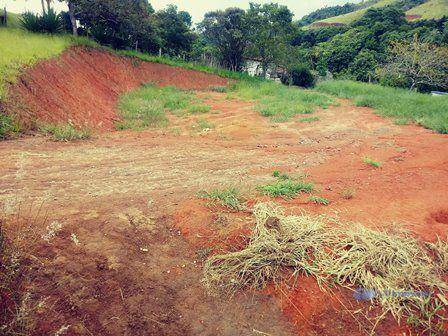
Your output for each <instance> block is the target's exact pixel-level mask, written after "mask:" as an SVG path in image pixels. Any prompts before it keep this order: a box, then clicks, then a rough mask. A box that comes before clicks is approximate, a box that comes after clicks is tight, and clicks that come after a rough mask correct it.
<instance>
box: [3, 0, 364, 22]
mask: <svg viewBox="0 0 448 336" xmlns="http://www.w3.org/2000/svg"><path fill="white" fill-rule="evenodd" d="M348 1H349V0H283V1H275V0H258V1H257V0H255V1H252V2H257V3H270V2H278V3H279V4H282V5H286V6H288V7H289V9H291V10H292V11H293V12H294V14H295V15H296V18H297V19H299V18H301V17H302V16H304V15H305V14H308V13H310V12H312V11H314V10H316V9H318V8H322V7H325V6H333V5H342V4H344V3H346V2H348ZM360 1H361V0H350V2H360ZM150 3H151V4H152V6H153V7H154V8H155V9H156V10H158V9H162V8H164V7H165V6H166V5H168V4H174V5H177V6H178V7H179V9H181V10H185V11H187V12H189V13H190V14H191V15H192V16H193V21H194V22H199V21H201V19H202V17H203V16H204V14H205V13H206V12H209V11H212V10H216V9H224V8H227V7H241V8H247V7H248V6H249V1H241V0H215V1H213V0H208V1H207V0H205V1H204V0H188V1H186V0H153V1H150ZM54 4H55V7H56V8H57V9H58V10H65V9H66V6H65V5H64V4H62V3H59V1H57V0H55V1H54ZM5 6H6V8H7V10H9V11H11V12H16V13H21V12H24V11H27V10H30V11H34V12H36V11H40V10H41V8H42V7H41V2H40V0H0V8H3V7H5Z"/></svg>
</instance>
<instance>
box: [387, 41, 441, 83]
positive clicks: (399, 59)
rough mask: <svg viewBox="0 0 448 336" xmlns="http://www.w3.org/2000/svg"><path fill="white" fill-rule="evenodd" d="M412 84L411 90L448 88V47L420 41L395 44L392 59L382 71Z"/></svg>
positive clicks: (391, 49)
mask: <svg viewBox="0 0 448 336" xmlns="http://www.w3.org/2000/svg"><path fill="white" fill-rule="evenodd" d="M381 73H382V74H383V75H389V76H395V77H397V78H398V79H402V80H405V81H406V82H409V83H410V89H411V90H413V89H416V88H418V87H420V86H430V87H438V88H443V89H447V88H448V47H438V46H435V45H432V44H429V43H424V42H421V41H419V39H418V37H417V35H416V36H415V37H414V40H413V41H412V42H395V43H393V44H392V46H391V48H390V57H389V60H388V62H387V64H386V65H385V66H384V68H383V69H382V70H381Z"/></svg>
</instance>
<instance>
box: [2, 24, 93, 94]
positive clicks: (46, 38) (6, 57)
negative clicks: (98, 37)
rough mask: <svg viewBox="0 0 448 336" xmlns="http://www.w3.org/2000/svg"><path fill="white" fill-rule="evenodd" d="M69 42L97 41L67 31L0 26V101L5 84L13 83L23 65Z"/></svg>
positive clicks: (52, 53) (57, 51)
mask: <svg viewBox="0 0 448 336" xmlns="http://www.w3.org/2000/svg"><path fill="white" fill-rule="evenodd" d="M71 45H96V44H95V43H94V42H92V41H90V40H88V39H86V38H76V39H75V38H73V37H72V36H69V35H44V34H33V33H28V32H26V31H23V30H20V29H8V28H0V55H1V57H0V101H1V100H3V99H5V97H6V95H7V92H6V85H7V84H8V83H14V82H15V80H16V79H17V77H18V75H19V74H20V70H21V69H22V68H23V67H28V66H32V65H33V64H35V63H37V62H38V61H40V60H42V59H48V58H51V57H55V56H58V55H59V54H61V53H62V52H63V51H64V50H65V49H67V48H68V47H70V46H71Z"/></svg>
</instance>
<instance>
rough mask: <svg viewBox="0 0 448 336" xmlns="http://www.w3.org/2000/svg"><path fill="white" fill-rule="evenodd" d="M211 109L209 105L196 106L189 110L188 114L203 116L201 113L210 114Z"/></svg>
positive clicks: (190, 107)
mask: <svg viewBox="0 0 448 336" xmlns="http://www.w3.org/2000/svg"><path fill="white" fill-rule="evenodd" d="M210 110H211V107H210V106H209V105H201V104H194V105H191V106H189V107H188V108H187V110H186V112H187V113H188V114H201V113H207V112H210Z"/></svg>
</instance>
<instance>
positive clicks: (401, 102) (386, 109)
mask: <svg viewBox="0 0 448 336" xmlns="http://www.w3.org/2000/svg"><path fill="white" fill-rule="evenodd" d="M317 90H318V91H321V92H324V93H329V94H333V95H336V96H338V97H341V98H350V99H354V100H355V104H356V105H357V106H366V107H371V108H374V109H376V111H377V113H378V114H379V115H381V116H385V117H393V118H395V120H397V121H398V122H399V123H400V122H404V121H405V120H406V121H407V122H408V121H413V122H415V123H417V124H419V125H422V126H423V127H426V128H429V129H432V130H434V131H437V132H439V133H442V134H448V97H446V96H437V97H435V96H431V95H428V94H423V93H418V92H414V91H409V90H405V89H399V88H391V87H385V86H381V85H376V84H367V83H359V82H353V81H347V80H341V81H326V82H322V83H320V84H318V85H317Z"/></svg>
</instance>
